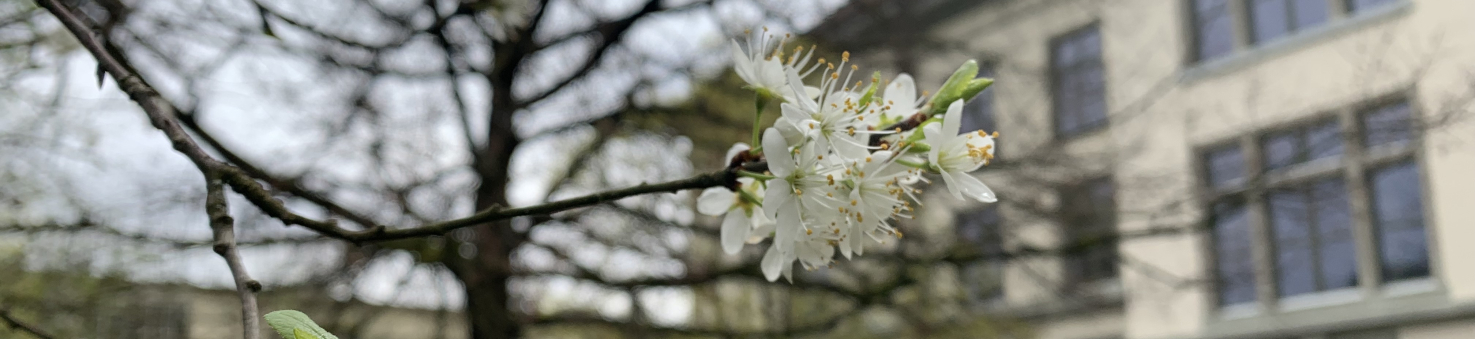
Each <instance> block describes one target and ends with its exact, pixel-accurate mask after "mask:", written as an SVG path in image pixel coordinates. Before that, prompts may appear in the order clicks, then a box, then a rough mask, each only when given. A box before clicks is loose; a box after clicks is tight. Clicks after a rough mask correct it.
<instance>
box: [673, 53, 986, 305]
mask: <svg viewBox="0 0 1475 339" xmlns="http://www.w3.org/2000/svg"><path fill="white" fill-rule="evenodd" d="M750 34H751V32H750ZM787 38H788V36H787V35H786V36H784V38H776V37H775V36H773V35H769V34H767V29H764V31H763V32H759V33H758V34H756V35H751V36H750V37H749V39H748V41H747V44H746V46H744V45H741V44H739V43H738V42H737V41H733V43H732V54H733V55H732V59H733V64H734V65H733V68H734V69H735V71H736V73H737V75H738V77H740V78H742V79H743V81H745V82H746V83H747V84H748V88H749V89H752V90H753V91H755V92H757V98H758V99H757V100H758V104H757V107H758V111H757V112H756V113H755V114H756V115H757V116H755V124H757V121H761V120H760V119H758V117H761V115H762V111H763V108H764V106H765V103H766V102H771V101H778V102H780V103H779V108H780V110H781V114H782V115H781V116H780V117H779V118H778V119H777V121H775V122H774V124H773V126H771V127H768V128H766V129H763V130H762V132H761V134H760V133H759V131H760V130H759V126H754V129H753V131H754V142H755V143H757V144H758V145H756V146H757V147H758V148H756V149H750V147H751V146H749V145H747V144H745V143H737V144H736V145H734V146H733V147H732V149H730V150H729V151H728V154H727V157H728V159H742V161H734V163H733V165H732V166H734V168H733V169H734V170H736V171H738V173H739V174H741V175H742V177H741V178H740V179H739V180H738V184H737V186H736V187H717V188H711V189H707V190H706V191H704V192H702V194H701V196H700V197H699V198H698V199H697V200H698V201H697V209H698V211H699V212H701V213H703V214H707V215H714V216H723V221H722V228H721V236H720V242H721V245H722V249H723V250H724V251H725V252H727V253H728V254H736V253H737V252H738V251H740V250H741V249H742V247H743V246H744V244H758V243H761V242H763V240H765V239H769V238H772V245H771V246H769V247H768V251H767V253H766V254H764V256H763V259H762V261H761V262H760V266H761V268H762V270H763V274H764V276H765V277H766V278H767V279H768V280H769V281H774V280H777V279H778V277H779V276H783V277H785V278H787V279H789V280H790V281H792V280H793V266H794V262H795V261H798V262H799V263H800V264H801V265H802V266H803V267H804V268H805V269H811V270H812V269H816V268H819V267H827V266H829V265H830V264H831V263H833V261H834V255H835V252H836V249H837V248H838V249H839V252H840V254H841V255H842V256H844V257H845V258H847V259H848V258H851V257H852V256H859V255H861V254H862V253H864V251H865V244H866V243H867V242H868V241H870V242H878V243H879V242H883V241H885V239H886V238H888V237H896V238H901V237H902V232H901V231H900V230H898V229H897V226H896V225H893V224H892V221H893V220H896V219H899V218H910V217H911V216H912V215H913V213H914V211H915V209H916V208H917V207H918V206H919V205H920V203H919V200H918V199H917V198H918V197H917V194H918V193H920V192H921V191H920V189H919V188H918V186H920V185H924V184H927V183H930V182H931V180H929V177H938V176H940V177H942V179H943V182H944V183H945V184H946V186H947V189H948V192H949V193H950V194H951V195H952V196H954V197H956V198H958V199H974V200H978V201H981V202H994V201H996V198H995V197H994V193H993V191H992V190H990V189H989V188H988V186H987V185H984V183H983V182H981V181H979V180H978V179H977V178H975V177H974V176H973V175H971V174H969V172H972V171H974V170H977V169H978V168H979V167H981V166H983V165H986V164H988V163H989V162H990V161H991V160H992V159H993V157H994V137H996V136H997V132H994V134H992V135H990V134H985V133H984V132H983V131H967V132H962V133H960V131H959V129H960V126H959V124H960V121H959V120H960V119H961V114H962V109H963V104H964V99H968V98H972V97H973V96H975V95H977V94H978V92H980V91H982V90H983V89H984V88H985V87H987V86H989V85H990V84H992V82H993V81H992V80H991V79H983V78H979V79H975V77H976V75H977V73H978V66H977V64H976V63H975V62H973V61H971V60H970V61H968V62H966V63H964V64H963V66H962V67H960V68H959V70H958V71H957V72H955V73H954V74H953V76H952V77H950V78H949V79H948V80H947V82H945V83H944V84H943V85H942V86H941V87H940V89H939V90H938V91H937V93H936V94H934V95H932V96H931V100H930V101H928V100H927V93H925V92H924V93H922V95H920V96H919V95H918V93H917V91H916V86H915V84H914V82H913V80H912V78H911V76H909V75H907V74H899V75H897V76H896V77H895V78H894V79H892V80H890V81H889V82H888V83H885V84H884V85H883V81H882V80H881V79H880V73H875V75H872V76H871V77H870V79H869V80H870V81H869V83H867V82H866V81H865V80H859V81H856V82H855V83H851V82H850V81H851V80H853V79H852V78H854V75H855V72H857V71H858V69H859V67H858V66H855V65H853V64H851V63H850V55H849V52H845V53H844V54H842V56H841V57H840V62H839V64H838V65H836V64H834V63H833V62H827V61H826V60H825V59H824V58H819V59H817V60H816V59H812V58H813V57H814V53H815V51H814V48H813V47H811V48H810V49H809V50H808V51H807V52H806V51H805V49H804V48H803V47H802V46H801V47H797V48H795V49H794V50H793V51H792V52H791V53H790V54H788V55H787V56H786V55H785V53H784V46H783V45H784V43H785V42H786V41H787ZM811 61H813V62H811ZM805 79H812V80H816V81H812V82H810V83H806V82H805ZM878 90H879V91H880V97H877V91H878ZM919 129H920V130H921V133H917V130H919ZM758 154H762V157H761V160H763V161H766V164H767V171H766V172H764V173H754V172H747V171H743V170H741V168H743V166H742V165H744V163H743V162H744V161H749V160H750V159H751V160H752V161H756V160H757V159H760V158H758V157H756V156H755V155H758Z"/></svg>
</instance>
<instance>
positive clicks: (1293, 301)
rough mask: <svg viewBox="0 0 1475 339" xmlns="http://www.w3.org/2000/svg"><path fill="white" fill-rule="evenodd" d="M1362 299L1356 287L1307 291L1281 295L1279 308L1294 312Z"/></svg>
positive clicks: (1283, 310)
mask: <svg viewBox="0 0 1475 339" xmlns="http://www.w3.org/2000/svg"><path fill="white" fill-rule="evenodd" d="M1359 300H1362V291H1359V290H1358V289H1357V288H1356V287H1352V288H1343V289H1337V290H1331V291H1322V292H1315V293H1307V294H1302V295H1293V296H1289V297H1282V298H1281V299H1280V310H1281V311H1282V312H1295V311H1303V310H1311V309H1317V308H1322V307H1328V306H1336V305H1345V304H1351V303H1355V302H1357V301H1359Z"/></svg>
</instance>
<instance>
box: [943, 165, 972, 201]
mask: <svg viewBox="0 0 1475 339" xmlns="http://www.w3.org/2000/svg"><path fill="white" fill-rule="evenodd" d="M964 176H967V174H964ZM942 181H943V182H946V183H947V191H948V193H952V195H953V197H954V198H958V199H963V193H961V192H958V180H957V179H956V178H953V174H952V173H948V171H942Z"/></svg>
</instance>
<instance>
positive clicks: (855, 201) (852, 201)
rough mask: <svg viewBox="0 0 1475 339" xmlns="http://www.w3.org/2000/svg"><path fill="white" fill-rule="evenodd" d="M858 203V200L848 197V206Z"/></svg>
mask: <svg viewBox="0 0 1475 339" xmlns="http://www.w3.org/2000/svg"><path fill="white" fill-rule="evenodd" d="M858 203H860V200H855V199H850V206H855V204H858Z"/></svg>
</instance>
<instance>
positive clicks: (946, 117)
mask: <svg viewBox="0 0 1475 339" xmlns="http://www.w3.org/2000/svg"><path fill="white" fill-rule="evenodd" d="M962 120H963V100H958V101H953V103H952V104H949V105H947V113H944V114H943V115H942V131H943V132H946V133H947V135H958V129H959V128H962V126H963V121H962Z"/></svg>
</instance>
